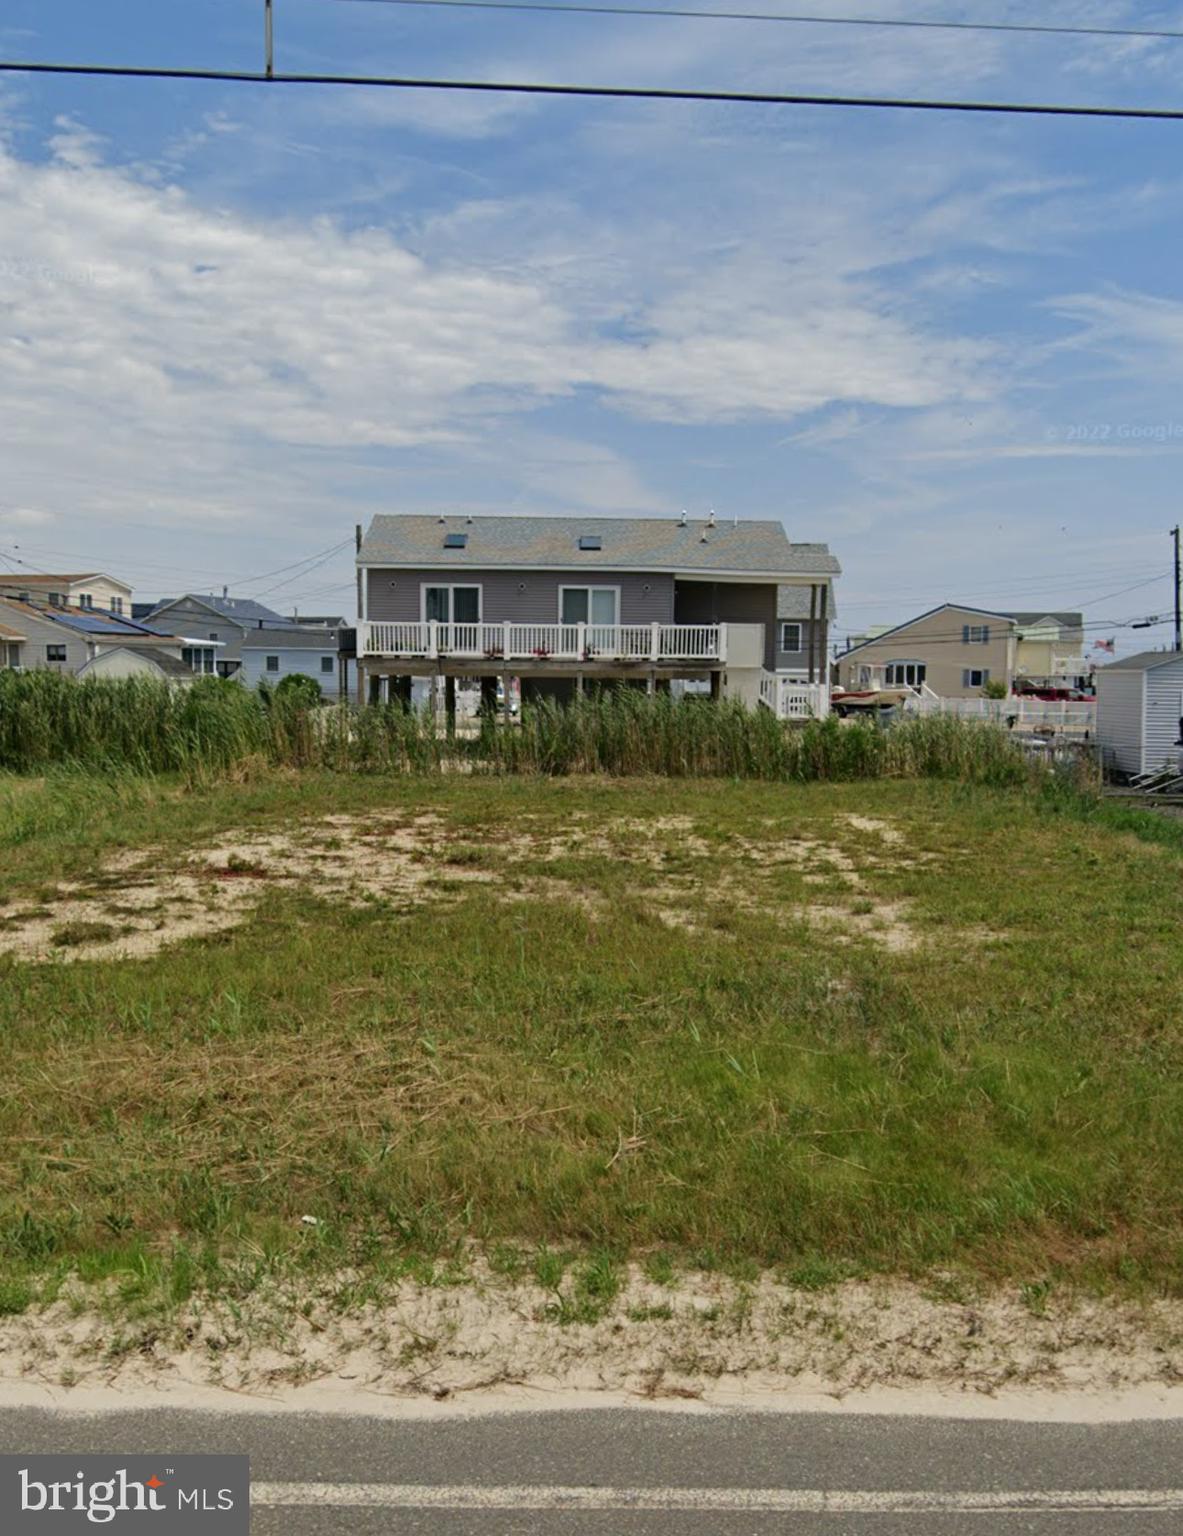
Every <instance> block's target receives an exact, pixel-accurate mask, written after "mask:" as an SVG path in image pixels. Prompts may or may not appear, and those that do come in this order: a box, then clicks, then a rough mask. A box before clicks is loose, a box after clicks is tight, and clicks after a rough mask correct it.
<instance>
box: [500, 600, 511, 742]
mask: <svg viewBox="0 0 1183 1536" xmlns="http://www.w3.org/2000/svg"><path fill="white" fill-rule="evenodd" d="M509 635H510V623H509V620H508V619H506V621H505V623H504V624H503V625H502V626H501V654H502V655H503V656H504V657H505V659H506V661H508V660H509V656H510V642H509ZM505 700H506V705H507V706H508V704H509V694H508V693H507V694H506V696H505ZM506 718H507V719H508V718H509V716H508V713H507V715H506Z"/></svg>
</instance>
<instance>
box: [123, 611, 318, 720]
mask: <svg viewBox="0 0 1183 1536" xmlns="http://www.w3.org/2000/svg"><path fill="white" fill-rule="evenodd" d="M151 621H152V623H153V624H161V623H168V624H169V625H171V626H173V627H175V628H178V629H181V630H183V631H184V633H185V634H187V635H198V636H200V637H201V638H202V639H207V640H209V641H211V642H214V643H217V644H218V645H219V646H220V649H219V651H218V653H217V662H216V666H217V671H218V675H219V677H238V678H239V679H240V680H241V681H242V682H243V683H245V684H246V685H247V686H248V687H254V686H256V685H257V684H258V683H259V682H261V681H264V680H265V681H267V682H270V683H274V682H278V681H279V680H280V678H282V677H286V676H289V675H290V674H291V673H293V672H299V673H303V674H304V676H306V677H311V678H315V680H316V681H317V682H318V683H319V684H320V686H321V690H322V691H323V693H324V694H325V696H326V697H327V698H336V697H337V696H338V694H339V692H340V683H339V666H338V647H339V640H338V634H339V632H338V630H336V629H331V628H328V627H326V626H325V625H323V624H314V623H310V622H309V621H307V620H301V621H297V620H295V619H286V618H284V616H283V615H282V614H279V613H276V612H274V610H272V609H271V608H267V607H265V606H264V605H263V604H262V603H257V602H255V601H254V600H253V599H251V598H246V597H230V596H229V594H227V593H225V592H223V594H222V596H221V597H216V596H214V595H213V594H212V593H211V594H209V595H208V596H206V595H204V594H202V593H196V592H187V593H186V594H185V595H184V596H182V597H176V598H166V599H164V600H162V601H161V602H159V603H157V605H156V606H155V608H153V610H152V614H151Z"/></svg>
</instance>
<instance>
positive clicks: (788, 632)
mask: <svg viewBox="0 0 1183 1536" xmlns="http://www.w3.org/2000/svg"><path fill="white" fill-rule="evenodd" d="M780 648H781V650H782V651H799V650H800V649H801V626H800V624H782V625H781V627H780Z"/></svg>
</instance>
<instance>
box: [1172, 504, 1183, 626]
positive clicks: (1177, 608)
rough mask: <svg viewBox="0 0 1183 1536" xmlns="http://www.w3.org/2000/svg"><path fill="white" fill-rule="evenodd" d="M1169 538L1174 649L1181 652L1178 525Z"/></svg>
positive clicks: (1182, 623)
mask: <svg viewBox="0 0 1183 1536" xmlns="http://www.w3.org/2000/svg"><path fill="white" fill-rule="evenodd" d="M1171 538H1172V539H1174V541H1175V649H1176V650H1177V651H1183V612H1181V611H1180V605H1181V593H1180V589H1179V524H1178V523H1176V524H1175V526H1174V527H1173V528H1172V529H1171Z"/></svg>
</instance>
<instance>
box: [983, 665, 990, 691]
mask: <svg viewBox="0 0 1183 1536" xmlns="http://www.w3.org/2000/svg"><path fill="white" fill-rule="evenodd" d="M989 681H990V668H989V667H983V668H982V687H983V688H984V687H985V686H986V684H987V683H988V682H989Z"/></svg>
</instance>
